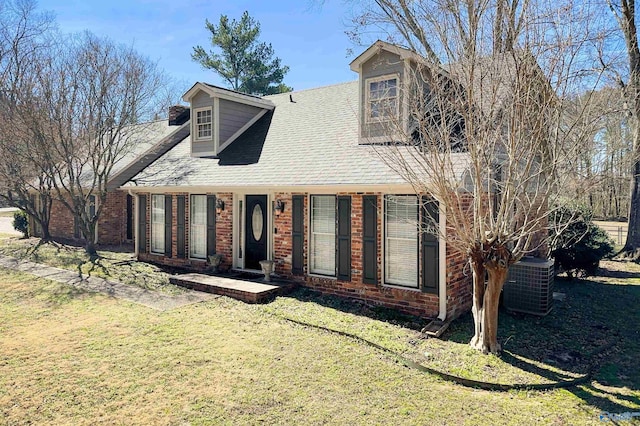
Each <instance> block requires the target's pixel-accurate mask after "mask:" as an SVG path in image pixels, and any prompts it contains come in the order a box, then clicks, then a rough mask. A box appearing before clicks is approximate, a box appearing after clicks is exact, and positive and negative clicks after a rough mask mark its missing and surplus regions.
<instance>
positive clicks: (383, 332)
mask: <svg viewBox="0 0 640 426" xmlns="http://www.w3.org/2000/svg"><path fill="white" fill-rule="evenodd" d="M8 241H10V242H8ZM4 243H5V244H4V246H2V247H0V251H1V250H5V249H7V247H15V244H17V243H16V242H15V240H5V241H4ZM0 245H2V242H0ZM3 247H4V248H3ZM43 249H44V250H45V251H44V252H40V251H41V250H43ZM48 250H54V252H53V253H49V252H48ZM55 250H58V249H57V248H52V247H47V246H44V247H40V248H39V249H38V250H37V251H36V252H35V253H31V254H25V255H28V256H35V255H38V256H40V261H51V262H59V263H61V264H70V265H72V264H73V262H71V261H70V260H64V257H63V259H58V260H55V259H56V255H55V254H57V252H56V251H55ZM60 250H61V252H60V253H63V254H64V253H65V252H64V250H66V249H65V248H60ZM37 253H39V254H37ZM47 253H49V254H47ZM74 253H75V252H74ZM102 254H103V256H104V258H108V259H111V258H114V259H115V257H117V256H121V255H122V256H124V254H114V253H112V252H102ZM75 255H78V254H77V253H75ZM75 255H74V256H75ZM80 257H81V256H80ZM101 262H106V260H104V259H103V260H101ZM110 262H111V263H110V265H111V266H110V268H117V267H119V266H120V263H119V261H115V260H113V259H112V260H110ZM125 263H127V262H125ZM114 264H115V266H113V265H114ZM128 264H129V265H130V266H129V267H131V268H139V267H143V265H144V264H141V265H137V262H132V261H130V259H129V261H128ZM82 265H84V263H83V264H82ZM603 266H604V269H603V274H604V276H602V277H597V278H594V279H589V280H576V281H573V282H567V281H563V280H558V281H557V283H556V291H560V292H563V293H565V294H566V300H565V301H564V302H556V303H555V307H554V310H553V311H552V312H551V314H550V315H548V316H547V317H544V318H537V317H533V316H522V315H510V314H508V313H506V312H501V313H500V330H499V336H500V340H501V341H502V343H503V348H504V352H503V354H502V355H501V356H500V357H496V356H484V355H481V354H479V353H478V352H476V351H473V350H471V349H469V348H468V345H467V343H468V341H469V339H470V338H471V331H472V321H471V318H470V315H466V316H463V317H462V318H460V319H458V320H456V321H455V322H454V323H453V324H452V325H451V327H450V328H449V330H448V331H447V332H446V333H445V334H444V336H443V338H442V339H426V338H424V337H423V336H421V335H420V333H419V331H418V330H419V329H420V327H422V326H423V325H424V324H425V321H424V320H422V319H417V318H412V317H406V316H403V315H400V314H398V313H396V312H393V311H389V310H385V309H380V308H376V307H371V306H368V305H365V304H361V303H356V302H353V301H346V300H344V299H339V298H334V297H329V296H321V295H318V294H317V293H314V292H311V291H309V290H305V289H300V290H297V291H296V292H294V293H293V294H291V295H290V296H288V297H280V298H278V299H276V300H275V301H273V302H271V303H270V304H266V305H247V304H244V303H242V302H238V301H234V300H231V299H228V298H224V297H222V298H217V299H215V300H213V301H210V302H206V303H200V304H196V305H189V306H185V307H182V308H179V309H175V310H171V311H166V312H158V311H155V310H152V309H148V308H145V307H143V306H139V305H136V304H132V303H128V302H124V301H119V300H114V299H112V298H109V297H108V296H104V295H96V294H88V293H84V292H80V291H78V290H75V289H72V288H69V287H65V286H62V285H60V284H55V283H51V282H48V281H46V280H41V279H34V278H33V277H31V276H28V275H24V274H19V273H14V272H9V271H1V270H0V318H2V321H1V322H0V419H3V420H2V421H0V425H2V424H5V423H3V421H4V422H6V424H14V423H19V424H21V423H32V424H47V423H49V424H61V423H62V424H93V423H96V422H104V423H109V424H111V423H124V424H209V423H227V424H245V423H252V424H253V423H265V424H278V423H286V424H326V423H331V424H335V423H339V424H457V423H462V424H600V423H601V422H600V419H599V415H600V413H602V412H610V413H625V412H638V411H640V369H639V368H638V363H637V354H638V353H639V351H640V309H638V306H640V266H638V265H636V264H621V263H615V262H605V263H603ZM76 267H77V265H76ZM107 270H109V268H107ZM133 270H135V269H133ZM134 275H135V274H134ZM139 281H144V280H143V279H139ZM132 284H134V285H140V283H139V282H135V280H133V281H132ZM286 318H290V319H293V320H296V321H301V322H305V323H308V324H313V325H318V326H323V327H327V328H330V329H334V330H338V331H343V332H346V333H350V334H353V335H356V336H359V337H361V338H364V339H366V340H369V341H371V342H374V343H376V344H379V345H381V346H383V347H385V348H388V349H390V350H392V351H394V352H396V353H399V354H402V355H403V356H404V357H406V358H409V359H411V360H414V361H417V362H419V363H421V364H423V365H425V366H428V367H430V368H435V369H438V370H440V371H443V372H447V373H450V374H454V375H457V376H460V377H465V378H470V379H474V380H483V381H488V382H489V381H490V382H498V383H520V384H535V383H555V382H558V381H560V380H568V379H571V378H575V377H583V376H584V375H585V374H586V373H587V372H588V371H590V369H591V370H592V371H593V377H592V379H591V380H590V381H589V382H588V383H587V384H585V385H580V386H576V387H571V388H569V389H556V390H549V391H531V390H522V391H509V392H490V391H483V390H478V389H471V388H467V387H464V386H461V385H457V384H454V383H451V382H447V381H444V380H442V379H439V378H437V377H435V376H433V375H430V374H425V373H422V372H419V371H417V370H414V369H409V368H407V367H405V366H403V365H402V364H401V363H399V362H398V361H397V359H396V358H395V357H394V356H392V355H390V354H388V353H386V352H383V351H380V350H378V349H374V348H372V347H370V346H368V345H366V344H365V343H363V342H362V341H358V340H354V339H351V338H349V337H345V336H341V335H338V334H335V333H331V332H327V331H322V330H319V329H317V328H313V327H307V326H301V325H297V324H295V323H293V322H290V321H288V320H287V319H286ZM637 421H638V420H636V422H637ZM627 424H628V423H627Z"/></svg>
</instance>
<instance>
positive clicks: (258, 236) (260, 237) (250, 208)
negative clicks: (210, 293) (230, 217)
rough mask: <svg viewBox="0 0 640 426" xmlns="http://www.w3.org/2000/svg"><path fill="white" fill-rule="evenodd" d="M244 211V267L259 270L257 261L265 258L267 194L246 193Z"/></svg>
mask: <svg viewBox="0 0 640 426" xmlns="http://www.w3.org/2000/svg"><path fill="white" fill-rule="evenodd" d="M244 211H245V224H246V232H245V243H244V251H245V259H244V267H245V268H246V269H257V270H260V263H259V262H260V261H261V260H265V259H267V196H266V195H247V201H246V207H245V210H244Z"/></svg>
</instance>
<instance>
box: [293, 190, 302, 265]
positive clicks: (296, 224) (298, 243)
mask: <svg viewBox="0 0 640 426" xmlns="http://www.w3.org/2000/svg"><path fill="white" fill-rule="evenodd" d="M291 239H292V241H291V247H292V252H291V273H293V274H295V275H301V274H302V273H303V270H304V261H303V256H304V253H303V249H304V195H294V196H293V197H292V198H291Z"/></svg>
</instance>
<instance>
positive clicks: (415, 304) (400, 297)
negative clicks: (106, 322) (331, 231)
mask: <svg viewBox="0 0 640 426" xmlns="http://www.w3.org/2000/svg"><path fill="white" fill-rule="evenodd" d="M149 195H150V194H147V196H149ZM168 195H169V194H165V196H168ZM170 195H171V196H173V232H172V239H173V249H172V256H171V257H166V256H163V255H158V254H151V253H148V250H147V253H140V255H139V258H140V260H143V261H148V262H153V263H159V264H163V265H167V266H174V267H181V268H186V269H189V270H195V271H204V270H206V269H207V268H208V264H207V263H206V262H205V261H204V260H197V259H189V256H188V253H189V248H188V245H189V235H188V232H189V214H190V211H189V198H188V196H187V197H186V199H187V203H186V218H185V227H186V245H187V248H186V253H187V256H186V258H183V259H180V258H177V256H176V254H177V247H176V242H177V237H176V235H177V219H176V217H177V207H176V206H177V202H176V198H175V196H176V195H187V194H180V193H173V194H170ZM215 195H216V197H217V198H218V199H221V200H222V201H224V204H225V208H224V210H223V211H222V212H221V213H219V214H217V216H216V252H217V253H220V254H222V255H223V262H222V265H221V269H223V270H225V269H229V268H231V267H232V264H233V194H232V193H217V194H215ZM293 195H303V196H304V198H303V200H304V208H303V212H304V220H303V224H304V244H303V265H304V267H303V274H302V275H299V276H296V275H293V273H292V197H293ZM308 195H309V194H307V193H285V192H277V193H275V194H274V197H273V200H274V201H277V200H280V201H282V202H283V203H284V205H285V208H284V211H283V212H282V213H281V214H280V215H279V216H275V215H274V216H273V231H274V233H273V253H274V259H273V260H274V263H275V272H276V274H278V275H280V276H282V277H285V278H288V279H291V280H294V281H297V282H299V283H300V284H302V285H304V286H307V287H309V288H313V289H315V290H318V291H320V292H322V293H326V294H334V295H337V296H342V297H348V298H352V299H358V300H362V301H364V302H366V303H370V304H372V305H381V306H387V307H390V308H395V309H398V310H400V311H403V312H406V313H410V314H414V315H419V316H423V317H436V316H437V315H438V312H439V297H438V296H437V295H434V294H430V293H424V292H422V291H420V290H417V289H403V288H398V287H390V286H383V285H380V284H377V285H376V284H365V283H363V282H362V270H363V267H362V261H363V252H362V250H363V241H362V238H363V217H362V215H363V212H362V203H363V197H364V196H365V195H376V196H377V197H378V230H379V231H378V238H377V240H378V241H377V256H376V257H377V261H378V262H377V263H378V265H381V264H382V261H383V254H382V238H383V237H384V235H383V234H382V229H383V215H382V211H383V209H382V204H383V196H382V194H379V193H338V194H336V195H348V196H350V197H351V280H350V281H342V280H338V279H336V278H333V277H322V276H313V275H308V258H309V253H308V250H309V248H308V247H309V241H308V235H309V205H308V202H309V201H308V200H309V199H308ZM148 200H149V201H148V203H147V206H148V207H147V235H148V238H147V241H148V242H149V243H148V244H150V240H151V239H150V235H149V230H150V226H151V225H150V223H151V220H150V219H151V218H150V209H151V202H150V198H148ZM268 208H269V209H270V208H271V206H269V207H268ZM446 262H447V263H446V264H447V272H446V280H447V282H446V289H447V292H446V295H444V297H446V298H447V310H448V314H449V315H455V316H458V315H460V314H462V313H464V312H466V311H467V310H468V309H469V308H470V306H471V276H470V275H469V273H468V271H465V270H464V269H465V265H466V258H465V257H464V255H462V254H460V253H455V252H453V251H452V250H451V249H448V250H447V259H446ZM382 278H383V277H382V268H380V267H379V268H378V283H381V282H382Z"/></svg>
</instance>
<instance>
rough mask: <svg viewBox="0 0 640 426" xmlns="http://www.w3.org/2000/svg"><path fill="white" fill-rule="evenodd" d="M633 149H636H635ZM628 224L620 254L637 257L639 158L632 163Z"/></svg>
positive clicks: (639, 241)
mask: <svg viewBox="0 0 640 426" xmlns="http://www.w3.org/2000/svg"><path fill="white" fill-rule="evenodd" d="M636 139H637V136H636ZM637 143H638V141H637V140H636V141H635V144H634V145H636V146H637ZM634 151H637V149H635V150H634ZM628 225H629V229H628V231H627V241H626V242H625V244H624V248H623V249H622V252H621V254H622V256H624V257H627V258H633V259H638V257H640V160H635V161H634V164H633V175H632V176H631V200H630V202H629V224H628Z"/></svg>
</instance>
